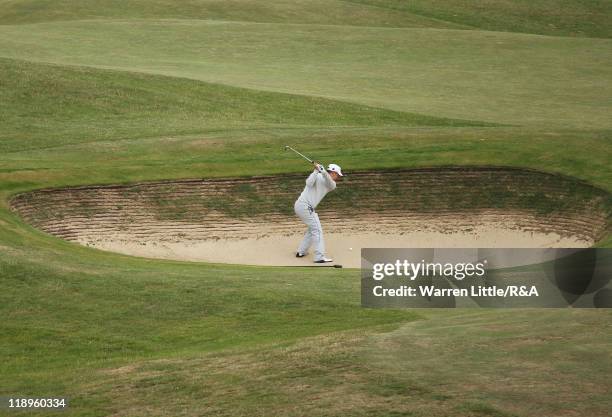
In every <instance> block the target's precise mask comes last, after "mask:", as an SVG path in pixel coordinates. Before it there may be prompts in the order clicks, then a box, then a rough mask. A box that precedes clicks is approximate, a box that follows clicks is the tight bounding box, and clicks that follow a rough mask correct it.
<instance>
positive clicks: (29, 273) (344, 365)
mask: <svg viewBox="0 0 612 417" xmlns="http://www.w3.org/2000/svg"><path fill="white" fill-rule="evenodd" d="M143 4H144V2H140V1H126V2H118V1H116V2H91V1H81V2H75V1H53V2H51V1H0V23H2V24H3V25H2V26H0V57H3V58H2V59H0V125H1V126H2V129H0V289H1V291H0V317H2V321H0V355H1V357H2V358H3V361H2V362H1V363H0V375H2V376H1V377H0V387H1V388H0V395H7V394H20V395H67V396H69V397H71V398H72V399H73V404H72V407H73V409H72V410H73V411H72V412H69V413H68V415H88V416H98V415H99V416H102V415H110V414H113V413H115V414H117V415H168V416H175V415H188V416H189V415H220V416H223V415H231V416H240V415H245V416H247V415H248V416H253V415H255V416H256V415H279V416H283V415H285V416H289V415H305V414H306V415H313V416H317V415H330V416H360V415H361V416H380V415H385V416H406V415H416V416H431V415H433V416H445V415H458V416H474V415H494V416H495V415H497V416H514V415H518V416H527V415H533V414H534V413H537V415H550V416H552V415H555V416H563V415H566V416H569V415H577V414H584V415H592V416H599V415H601V416H603V415H606V413H607V412H608V411H609V409H610V403H609V399H608V398H607V397H606V396H605V393H606V392H607V391H609V382H607V380H608V378H607V375H608V374H609V371H610V355H609V353H610V339H609V331H608V328H609V325H610V315H609V314H608V313H606V312H599V311H597V312H593V311H584V312H582V311H580V312H578V311H558V310H552V311H547V312H546V313H545V314H543V312H540V311H538V312H533V311H518V312H515V311H513V312H509V313H506V312H496V311H490V310H478V311H476V312H470V313H464V312H461V311H459V312H454V313H453V312H434V311H422V312H419V313H418V314H417V313H415V312H412V311H394V310H368V309H361V308H360V306H359V273H358V272H357V271H351V270H342V271H339V270H331V269H329V270H314V271H308V272H305V271H304V270H294V269H287V268H257V267H243V266H231V265H225V266H223V265H209V264H190V263H180V262H168V261H159V260H147V259H140V258H131V257H126V256H120V255H116V254H112V253H105V252H100V251H96V250H91V249H88V248H85V247H81V246H78V245H75V244H70V243H67V242H64V241H61V240H59V239H55V238H52V237H50V236H47V235H45V234H43V233H41V232H39V231H36V230H34V229H33V228H32V227H30V226H28V225H27V224H24V223H23V222H22V221H21V220H20V219H18V218H17V217H16V216H15V215H14V214H13V213H11V212H10V211H9V209H8V200H9V198H10V197H11V196H12V195H14V194H15V193H18V192H23V191H27V190H33V189H38V188H47V187H60V186H67V185H82V184H107V183H129V182H134V181H146V180H157V179H171V178H197V177H231V176H248V175H260V174H279V173H287V172H292V173H295V172H305V171H306V170H307V167H305V166H304V164H303V162H302V161H301V160H299V159H296V158H293V157H292V156H291V155H289V154H287V153H286V152H284V151H283V150H282V147H283V145H285V144H290V145H295V146H299V148H300V149H301V150H303V151H304V152H306V153H308V154H310V155H313V156H315V157H316V158H318V159H321V160H324V161H331V160H335V161H337V162H339V163H340V164H341V165H342V166H343V168H344V169H345V170H346V171H347V172H349V173H350V172H351V171H354V170H358V169H359V170H363V169H376V168H400V167H401V168H408V167H425V166H438V165H457V164H463V165H507V166H516V167H527V168H535V169H539V170H542V171H546V172H555V173H560V174H564V175H570V176H573V177H576V178H579V179H582V180H586V181H588V182H590V183H592V184H594V185H597V186H598V187H600V188H602V189H604V190H606V191H608V192H612V168H611V164H610V160H611V159H612V146H610V144H611V142H612V125H611V124H610V117H609V114H610V107H611V103H610V100H609V97H610V95H611V94H610V88H611V87H610V86H611V85H612V82H611V81H612V73H611V72H610V70H609V68H612V65H611V64H612V63H611V62H610V59H611V58H610V57H611V56H612V54H611V53H610V52H611V49H612V44H611V43H610V42H611V41H610V40H608V39H592V38H587V37H588V36H593V37H600V38H607V37H609V36H610V33H609V25H607V24H606V22H607V21H609V9H608V8H609V5H608V4H607V3H606V2H595V1H591V2H586V1H582V2H579V1H572V2H570V1H564V2H560V3H559V5H560V7H557V8H556V9H555V10H556V13H548V12H549V11H550V9H551V8H552V7H553V6H552V3H551V2H548V1H543V0H542V1H536V2H530V3H529V4H527V2H522V1H515V2H501V1H496V2H492V1H490V2H487V3H479V4H480V5H483V4H486V5H487V7H484V8H483V7H480V6H467V2H456V1H449V2H438V1H434V2H421V1H413V2H395V1H387V2H384V3H381V2H377V1H375V0H371V1H369V2H368V4H365V2H359V3H358V2H340V1H329V2H328V1H325V2H322V1H320V2H307V1H299V2H290V1H278V2H263V1H252V2H247V1H234V2H221V1H217V2H213V1H195V0H194V1H189V2H186V1H183V2H180V3H179V2H169V1H162V0H159V1H155V2H146V6H143ZM406 5H408V6H406ZM555 5H557V3H555ZM403 7H407V8H406V9H405V10H398V8H403ZM83 19H90V20H87V21H84V20H83ZM203 19H207V20H203ZM230 21H231V22H230ZM602 22H603V23H602ZM25 23H28V24H25ZM329 25H335V26H329ZM551 25H554V26H551ZM476 28H482V29H486V30H498V31H510V32H531V33H537V34H546V35H571V36H574V35H575V36H577V37H572V38H563V37H547V36H536V35H528V34H524V33H505V32H504V33H502V32H486V31H482V30H464V29H476ZM458 29H462V30H458ZM48 63H50V64H48ZM297 191H299V190H296V192H297ZM611 239H612V237H610V236H608V237H606V238H605V239H604V240H603V241H602V242H600V244H601V245H608V246H610V245H612V240H611ZM444 364H448V366H443V365H444ZM518 365H520V367H519V366H518ZM572 401H573V402H572ZM580 404H582V407H586V408H578V407H579V405H580ZM534 410H536V411H534Z"/></svg>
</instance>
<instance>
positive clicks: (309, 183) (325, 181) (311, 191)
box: [298, 170, 336, 209]
mask: <svg viewBox="0 0 612 417" xmlns="http://www.w3.org/2000/svg"><path fill="white" fill-rule="evenodd" d="M335 188H336V182H335V181H334V180H333V179H332V177H331V176H330V175H329V173H328V172H327V171H325V170H322V171H320V172H319V171H317V170H315V171H313V173H312V174H310V176H309V177H308V178H307V179H306V187H304V191H302V194H300V197H299V198H298V201H302V202H304V203H306V204H308V205H310V206H311V207H312V208H313V209H314V208H316V207H317V206H318V205H319V203H320V202H321V200H323V197H325V195H326V194H327V193H328V192H330V191H332V190H334V189H335Z"/></svg>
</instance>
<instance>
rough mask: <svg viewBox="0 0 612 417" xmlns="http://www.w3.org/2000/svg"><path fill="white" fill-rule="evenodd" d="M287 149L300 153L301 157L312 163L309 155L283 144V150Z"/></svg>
mask: <svg viewBox="0 0 612 417" xmlns="http://www.w3.org/2000/svg"><path fill="white" fill-rule="evenodd" d="M287 149H291V150H292V151H293V152H295V153H296V154H298V155H300V156H301V157H302V158H304V159H305V160H307V161H308V162H310V163H311V164H312V163H313V160H312V159H310V158H309V157H307V156H306V155H304V154H303V153H300V152H298V151H296V150H295V149H293V148H292V147H291V146H287V145H285V150H287Z"/></svg>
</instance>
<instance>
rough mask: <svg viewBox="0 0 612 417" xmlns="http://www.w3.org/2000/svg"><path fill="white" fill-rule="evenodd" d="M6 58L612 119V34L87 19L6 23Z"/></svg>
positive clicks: (371, 98) (0, 44)
mask: <svg viewBox="0 0 612 417" xmlns="http://www.w3.org/2000/svg"><path fill="white" fill-rule="evenodd" d="M0 56H5V57H10V58H15V59H26V60H35V61H43V62H55V63H58V64H76V65H88V66H96V67H102V68H114V69H122V70H128V71H139V72H148V73H156V74H163V75H169V76H176V77H185V78H192V79H197V80H202V81H208V82H214V83H223V84H226V85H233V86H239V87H248V88H253V89H259V90H268V91H277V92H286V93H292V94H302V95H316V96H321V97H327V98H332V99H336V100H342V101H351V102H355V103H361V104H366V105H372V106H376V107H384V108H388V109H393V110H399V111H408V112H415V113H420V114H428V115H433V116H437V117H450V118H460V119H470V120H483V121H488V122H495V123H509V124H520V125H530V126H540V127H546V128H549V127H567V128H581V129H587V128H596V129H597V128H599V129H610V128H612V122H611V121H610V117H609V112H608V99H607V98H608V97H610V96H611V95H612V91H611V89H612V87H611V85H610V83H609V80H610V79H611V78H612V72H611V70H610V68H612V40H609V39H582V38H575V39H573V38H572V39H570V38H556V37H542V36H535V35H524V34H514V33H501V32H481V31H456V30H431V29H388V28H362V27H346V26H316V25H285V24H259V23H235V22H234V23H227V22H225V23H223V22H210V21H198V20H188V21H184V20H174V21H166V20H164V21H159V20H158V21H136V22H134V21H129V20H115V21H95V22H92V21H88V22H81V21H79V22H62V23H51V24H36V25H18V26H0ZM349 69H350V70H349Z"/></svg>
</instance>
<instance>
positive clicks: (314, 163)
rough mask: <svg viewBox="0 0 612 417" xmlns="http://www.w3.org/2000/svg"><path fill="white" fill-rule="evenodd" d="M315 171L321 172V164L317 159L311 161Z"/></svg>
mask: <svg viewBox="0 0 612 417" xmlns="http://www.w3.org/2000/svg"><path fill="white" fill-rule="evenodd" d="M312 164H313V165H314V168H315V170H316V171H319V172H323V165H321V164H320V163H319V162H318V161H313V163H312Z"/></svg>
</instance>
